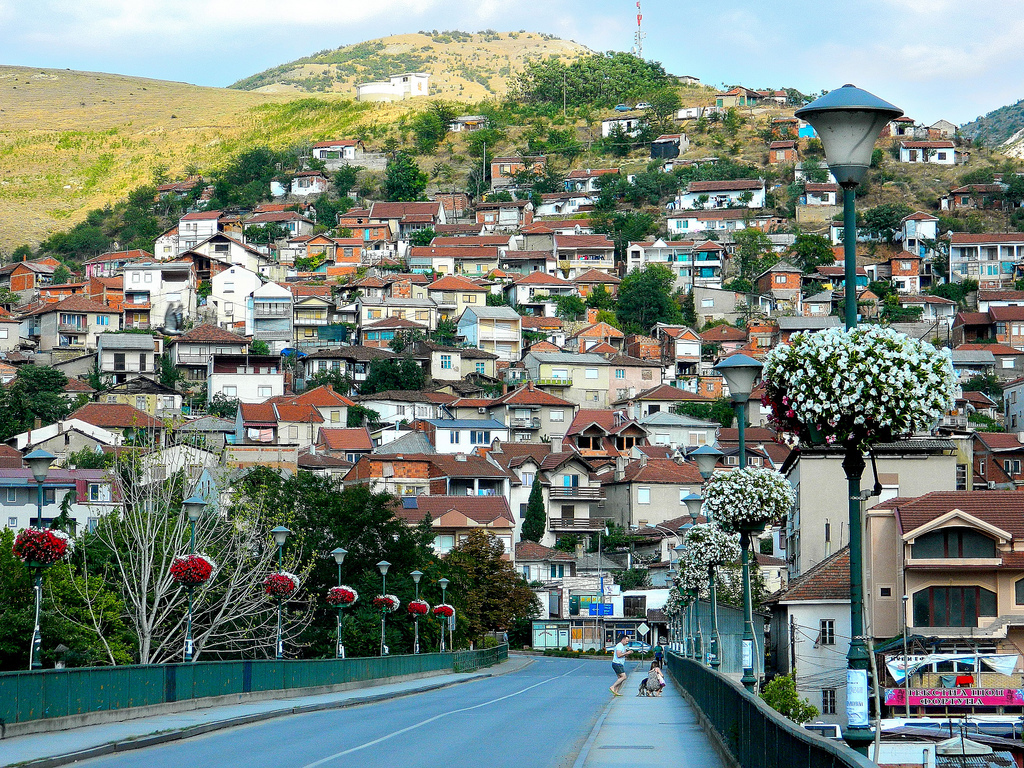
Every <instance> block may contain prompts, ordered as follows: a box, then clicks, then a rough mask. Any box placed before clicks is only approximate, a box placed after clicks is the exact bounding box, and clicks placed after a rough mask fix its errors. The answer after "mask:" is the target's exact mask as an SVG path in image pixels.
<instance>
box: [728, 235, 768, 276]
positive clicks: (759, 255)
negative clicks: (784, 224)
mask: <svg viewBox="0 0 1024 768" xmlns="http://www.w3.org/2000/svg"><path fill="white" fill-rule="evenodd" d="M733 240H734V241H735V242H736V259H737V261H738V262H739V272H740V277H745V278H746V279H748V280H753V279H754V278H756V277H757V276H758V275H759V274H761V273H762V272H763V271H764V270H766V269H768V268H769V267H771V266H772V265H773V264H774V263H775V262H777V261H778V257H777V256H776V255H775V252H774V251H773V250H772V248H773V244H772V241H771V238H769V237H768V235H766V234H765V233H764V232H762V231H761V230H760V229H758V228H757V227H745V228H744V229H741V230H739V231H737V232H734V233H733Z"/></svg>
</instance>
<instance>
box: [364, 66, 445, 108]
mask: <svg viewBox="0 0 1024 768" xmlns="http://www.w3.org/2000/svg"><path fill="white" fill-rule="evenodd" d="M429 95H430V74H429V73H427V72H403V73H402V74H400V75H390V76H388V79H387V80H382V81H377V82H372V83H358V84H357V85H356V101H402V100H403V99H413V98H416V97H417V96H429Z"/></svg>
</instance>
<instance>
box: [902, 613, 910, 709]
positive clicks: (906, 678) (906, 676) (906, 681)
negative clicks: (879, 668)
mask: <svg viewBox="0 0 1024 768" xmlns="http://www.w3.org/2000/svg"><path fill="white" fill-rule="evenodd" d="M909 599H910V595H904V596H903V703H904V704H906V707H907V718H908V719H909V718H910V658H909V657H908V656H907V601H908V600H909Z"/></svg>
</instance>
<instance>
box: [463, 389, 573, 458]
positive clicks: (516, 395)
mask: <svg viewBox="0 0 1024 768" xmlns="http://www.w3.org/2000/svg"><path fill="white" fill-rule="evenodd" d="M483 407H484V408H486V410H487V413H489V414H490V418H492V419H495V420H497V421H500V422H502V423H504V424H507V425H508V426H509V428H510V429H511V430H512V440H513V441H514V442H516V443H544V444H557V442H558V441H560V440H561V438H562V436H563V435H565V432H566V429H567V428H568V426H569V424H571V423H572V420H573V417H574V416H575V414H576V408H577V406H576V404H575V403H573V402H571V401H569V400H566V399H564V398H561V397H557V396H555V395H553V394H551V393H550V392H545V391H544V390H542V389H539V388H537V387H535V386H534V383H533V382H532V381H528V382H527V383H526V384H524V385H523V386H521V387H519V388H517V389H514V390H512V391H511V392H509V393H507V394H505V395H502V396H501V397H498V398H495V399H493V400H490V401H488V402H487V404H486V405H485V406H483Z"/></svg>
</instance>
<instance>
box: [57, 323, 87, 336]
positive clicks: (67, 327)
mask: <svg viewBox="0 0 1024 768" xmlns="http://www.w3.org/2000/svg"><path fill="white" fill-rule="evenodd" d="M57 332H58V333H70V334H84V333H88V332H89V331H88V330H87V329H86V328H85V327H83V326H81V325H71V324H70V323H58V324H57Z"/></svg>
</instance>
